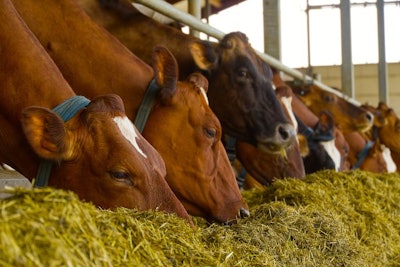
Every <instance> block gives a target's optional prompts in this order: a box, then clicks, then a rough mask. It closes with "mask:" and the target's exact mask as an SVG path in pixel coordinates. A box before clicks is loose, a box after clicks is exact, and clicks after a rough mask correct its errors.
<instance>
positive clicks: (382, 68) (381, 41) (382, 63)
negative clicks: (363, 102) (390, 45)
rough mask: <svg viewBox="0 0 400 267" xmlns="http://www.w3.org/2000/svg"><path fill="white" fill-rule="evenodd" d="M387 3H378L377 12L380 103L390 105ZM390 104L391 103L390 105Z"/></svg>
mask: <svg viewBox="0 0 400 267" xmlns="http://www.w3.org/2000/svg"><path fill="white" fill-rule="evenodd" d="M384 5H385V3H384V1H383V0H377V1H376V12H377V19H378V49H379V63H378V70H379V101H384V102H386V103H388V101H389V97H388V88H387V87H388V86H387V65H386V50H385V15H384V9H385V6H384ZM388 104H389V103H388Z"/></svg>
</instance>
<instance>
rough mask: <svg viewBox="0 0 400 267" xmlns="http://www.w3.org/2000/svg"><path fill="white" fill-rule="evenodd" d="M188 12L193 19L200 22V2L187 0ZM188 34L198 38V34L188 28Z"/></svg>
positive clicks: (198, 0)
mask: <svg viewBox="0 0 400 267" xmlns="http://www.w3.org/2000/svg"><path fill="white" fill-rule="evenodd" d="M188 12H189V14H191V15H193V16H194V17H195V18H197V19H199V20H201V3H200V0H188ZM189 33H190V34H191V35H193V36H195V37H200V32H199V31H197V30H194V29H192V28H191V27H190V29H189Z"/></svg>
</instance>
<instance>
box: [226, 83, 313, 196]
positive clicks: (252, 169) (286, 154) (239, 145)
mask: <svg viewBox="0 0 400 267" xmlns="http://www.w3.org/2000/svg"><path fill="white" fill-rule="evenodd" d="M285 89H286V88H281V90H278V91H277V95H278V99H279V100H280V102H281V105H282V107H283V109H284V110H285V112H286V115H287V116H288V117H289V118H290V120H291V123H292V124H293V125H296V124H297V122H296V119H295V117H294V115H293V112H292V107H291V97H290V96H289V95H288V92H287V90H285ZM294 128H295V129H297V127H296V126H294ZM236 153H237V158H238V159H239V161H240V163H241V164H239V163H238V162H236V163H235V164H234V167H235V168H236V170H237V172H238V174H237V175H241V172H243V169H242V168H245V170H246V172H248V173H249V174H250V175H251V177H252V178H254V179H255V180H256V181H257V182H258V183H260V184H261V185H268V184H270V183H272V182H273V181H274V180H276V179H283V178H288V177H292V178H303V177H304V176H305V169H304V164H303V160H302V154H301V152H300V144H299V143H298V142H297V141H296V142H293V143H292V144H291V145H290V146H289V147H287V148H286V149H285V150H284V151H283V153H282V154H280V155H277V154H274V153H265V152H263V151H260V150H259V149H257V148H256V147H254V146H252V145H251V144H249V143H246V142H241V141H237V142H236ZM251 177H249V176H246V177H245V179H246V180H247V181H246V183H245V185H244V186H243V187H244V188H246V189H247V188H248V187H250V185H249V184H252V185H251V186H252V187H254V184H255V183H254V182H249V180H250V179H251ZM242 179H243V178H242Z"/></svg>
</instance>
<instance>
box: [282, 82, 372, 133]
mask: <svg viewBox="0 0 400 267" xmlns="http://www.w3.org/2000/svg"><path fill="white" fill-rule="evenodd" d="M289 85H290V86H291V87H292V90H293V92H294V93H295V94H296V95H297V96H298V97H299V98H300V99H301V100H302V101H303V103H304V104H305V105H306V106H307V107H308V108H309V109H310V110H311V111H312V112H313V113H314V114H318V113H319V112H321V111H323V110H329V112H330V113H331V114H332V115H333V117H334V119H335V123H336V124H337V125H339V126H340V128H341V130H342V131H343V134H346V133H350V132H353V131H358V132H365V131H368V130H369V129H370V128H371V127H372V123H373V117H374V116H373V115H372V114H371V112H369V111H366V110H364V109H363V108H361V107H359V106H356V105H354V104H352V103H351V102H349V101H347V100H346V99H345V98H344V97H340V96H338V95H336V94H334V93H332V92H328V91H326V90H323V89H321V88H319V87H318V86H316V85H296V84H295V83H290V84H289Z"/></svg>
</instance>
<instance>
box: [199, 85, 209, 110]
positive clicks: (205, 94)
mask: <svg viewBox="0 0 400 267" xmlns="http://www.w3.org/2000/svg"><path fill="white" fill-rule="evenodd" d="M199 88H200V92H201V94H202V95H203V97H204V99H205V100H206V103H207V105H209V103H208V97H207V93H206V90H204V88H203V87H201V86H199Z"/></svg>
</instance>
